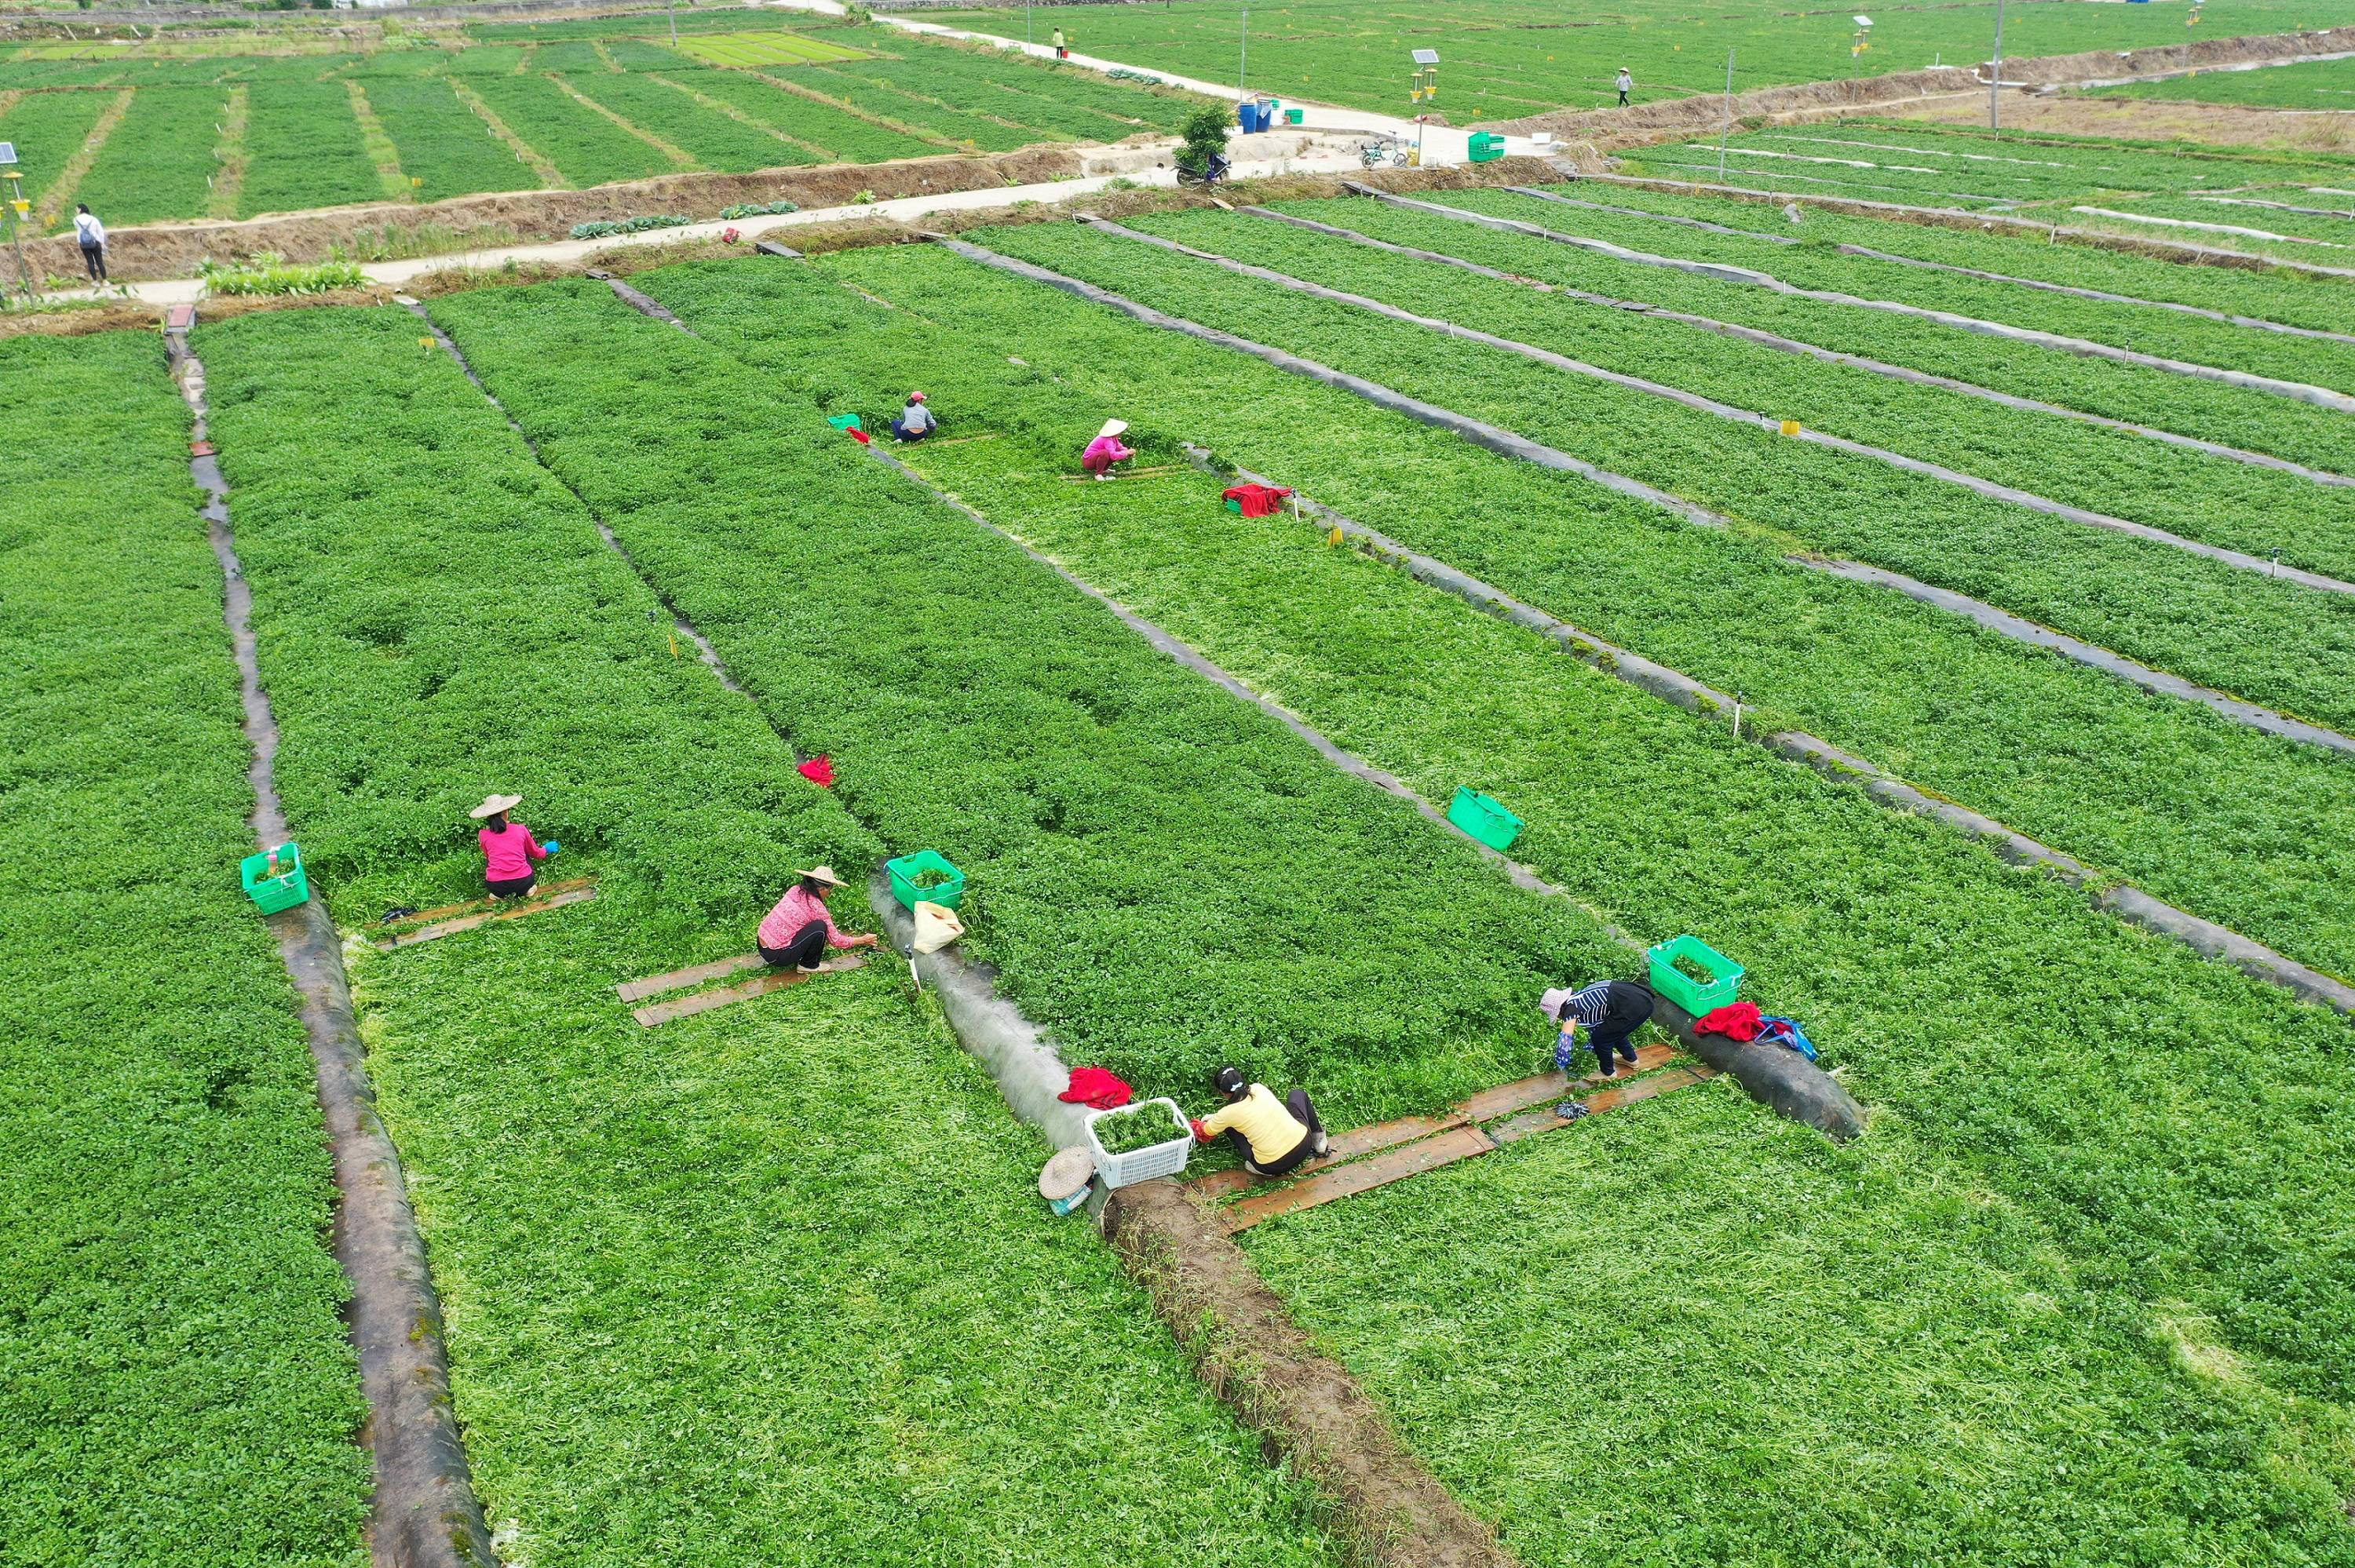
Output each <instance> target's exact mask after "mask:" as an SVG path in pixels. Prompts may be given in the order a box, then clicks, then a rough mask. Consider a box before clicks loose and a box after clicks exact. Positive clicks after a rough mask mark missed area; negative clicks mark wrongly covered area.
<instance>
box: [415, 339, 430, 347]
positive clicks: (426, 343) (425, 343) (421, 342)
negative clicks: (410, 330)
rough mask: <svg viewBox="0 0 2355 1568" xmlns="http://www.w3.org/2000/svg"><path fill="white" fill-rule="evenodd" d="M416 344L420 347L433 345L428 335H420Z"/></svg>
mask: <svg viewBox="0 0 2355 1568" xmlns="http://www.w3.org/2000/svg"><path fill="white" fill-rule="evenodd" d="M417 346H418V347H420V348H432V346H433V340H432V338H430V337H421V338H419V339H418V340H417Z"/></svg>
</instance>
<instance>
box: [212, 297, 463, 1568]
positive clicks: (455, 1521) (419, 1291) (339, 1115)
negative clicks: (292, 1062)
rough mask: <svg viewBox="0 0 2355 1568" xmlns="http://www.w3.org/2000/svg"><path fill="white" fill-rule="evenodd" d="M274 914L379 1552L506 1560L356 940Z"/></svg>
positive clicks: (217, 522) (241, 614)
mask: <svg viewBox="0 0 2355 1568" xmlns="http://www.w3.org/2000/svg"><path fill="white" fill-rule="evenodd" d="M194 324H195V314H194V313H193V312H190V313H188V314H187V315H186V317H185V318H176V320H175V321H174V323H173V324H172V326H171V327H170V328H169V329H168V330H167V331H166V333H165V344H166V347H167V350H168V352H169V354H170V355H171V365H172V369H173V372H174V375H175V376H176V379H177V380H178V382H179V384H180V389H181V393H182V395H183V396H184V397H186V399H187V403H188V407H189V408H190V410H191V412H192V413H193V414H194V416H195V425H194V435H195V441H194V445H195V447H196V448H197V455H196V456H194V457H192V458H191V459H190V460H189V463H188V470H189V472H190V474H191V476H192V477H194V479H195V480H196V482H197V485H198V486H199V487H201V488H202V489H203V490H204V492H205V493H206V496H207V500H206V503H205V505H204V508H203V513H202V515H203V517H204V519H205V527H206V532H207V534H208V535H209V537H210V538H211V541H212V546H213V554H214V556H216V557H217V558H218V560H219V562H220V566H221V572H222V575H223V577H225V579H226V582H227V591H226V594H225V597H224V603H223V610H224V615H225V618H226V620H227V621H228V625H229V641H230V643H231V645H232V647H233V649H234V651H235V653H236V657H237V667H238V673H239V676H240V683H241V685H242V688H243V698H244V706H245V735H246V740H247V743H248V744H249V745H250V747H252V749H253V763H252V767H251V768H250V772H249V778H250V781H251V783H252V786H253V794H254V809H253V817H252V823H253V830H254V835H255V839H256V842H257V843H258V844H259V845H260V846H261V847H263V848H268V847H270V846H272V845H274V844H278V843H281V842H284V841H285V839H286V837H287V826H286V818H285V813H284V810H283V809H282V807H281V805H280V803H279V800H278V794H277V789H276V787H275V783H274V779H273V774H272V764H273V760H274V758H276V756H277V752H278V726H277V721H276V720H275V718H274V717H273V716H272V713H271V708H270V698H269V695H268V694H267V693H266V692H264V690H263V689H262V685H261V666H260V663H259V662H258V660H257V658H256V656H255V648H254V637H253V631H252V628H251V624H250V620H251V613H252V608H253V594H252V589H251V588H250V586H249V585H248V584H247V582H246V580H245V571H244V568H243V567H242V566H241V565H240V563H239V561H238V558H237V550H236V543H235V537H234V535H233V534H232V532H231V529H230V524H229V484H228V482H227V481H225V480H224V479H223V478H222V477H221V472H220V465H219V462H218V460H217V459H216V458H215V457H213V456H212V455H211V446H210V442H209V441H208V439H207V433H206V404H205V376H204V366H202V365H201V364H200V363H198V361H197V358H196V357H195V355H192V354H190V353H189V351H188V341H187V338H188V329H189V328H190V327H191V326H193V325H194ZM266 921H267V924H268V925H269V927H270V929H271V933H272V935H273V936H275V937H276V938H278V950H279V956H280V957H281V959H283V960H284V962H285V965H286V972H287V973H288V975H290V976H291V977H293V981H294V985H295V989H296V991H298V992H299V993H300V995H301V998H302V1017H303V1028H304V1033H305V1034H306V1035H308V1036H309V1038H310V1042H311V1058H312V1063H313V1066H314V1070H315V1073H316V1075H317V1078H318V1093H319V1107H320V1110H321V1113H322V1115H323V1117H324V1119H325V1128H326V1133H327V1140H328V1144H329V1146H330V1148H331V1149H332V1150H333V1153H334V1160H335V1171H336V1193H337V1198H338V1202H337V1203H336V1218H335V1227H334V1232H333V1235H332V1237H331V1244H332V1245H333V1247H334V1250H335V1255H336V1262H337V1263H339V1264H341V1265H342V1266H343V1270H344V1273H345V1276H346V1277H347V1278H348V1279H349V1280H350V1281H351V1286H352V1299H351V1304H350V1306H349V1307H348V1308H346V1314H345V1315H346V1321H347V1322H348V1324H349V1327H350V1331H351V1336H352V1343H353V1345H354V1346H355V1348H356V1349H357V1351H358V1352H359V1360H360V1385H361V1389H362V1392H363V1393H365V1395H366V1397H367V1399H368V1429H367V1432H366V1433H365V1435H364V1437H365V1441H366V1442H367V1444H368V1448H369V1450H370V1453H371V1455H372V1457H373V1460H374V1468H375V1492H374V1496H373V1498H372V1499H371V1502H370V1509H369V1530H368V1533H369V1556H370V1558H371V1560H372V1562H373V1563H375V1564H376V1565H377V1568H491V1565H493V1564H495V1563H496V1561H497V1560H496V1557H495V1556H494V1555H493V1553H492V1550H491V1539H490V1531H488V1530H487V1529H486V1528H485V1525H484V1522H483V1512H482V1505H481V1504H480V1502H479V1501H477V1499H475V1496H474V1476H473V1473H472V1471H471V1470H469V1468H468V1467H467V1464H466V1453H465V1446H464V1442H463V1440H462V1438H461V1436H460V1434H459V1431H458V1423H457V1417H456V1414H455V1413H454V1411H453V1407H452V1405H451V1401H450V1366H449V1358H448V1355H447V1353H446V1351H444V1348H443V1345H442V1308H441V1303H440V1300H439V1299H438V1298H437V1297H436V1296H435V1294H434V1290H433V1280H432V1271H431V1269H430V1268H429V1266H428V1262H427V1258H426V1255H425V1243H424V1239H423V1237H422V1236H421V1235H420V1234H419V1233H418V1229H417V1216H416V1213H415V1212H414V1211H413V1210H412V1209H411V1208H410V1203H409V1192H408V1187H407V1185H406V1183H405V1182H404V1181H403V1180H402V1177H401V1171H400V1150H398V1149H396V1148H395V1147H394V1145H393V1141H392V1138H391V1135H390V1134H389V1133H388V1132H387V1131H386V1130H385V1126H384V1122H383V1119H382V1118H380V1117H379V1116H378V1114H377V1107H376V1091H375V1089H374V1087H373V1086H371V1085H370V1084H369V1082H368V1065H367V1060H366V1053H365V1051H364V1049H363V1047H362V1045H361V1044H360V1036H359V1028H358V1024H357V1021H356V1019H355V1018H354V1016H353V1012H352V997H351V985H350V981H349V980H348V979H347V978H346V975H345V973H344V959H343V940H342V938H341V937H340V935H339V934H338V933H337V932H336V927H335V922H334V921H333V920H332V919H331V918H330V917H329V916H328V914H327V910H326V907H325V903H324V901H323V900H322V899H320V898H318V897H316V896H314V897H312V898H310V899H307V900H305V901H304V903H302V904H299V905H297V906H294V907H293V908H292V909H288V910H284V911H282V912H281V913H279V914H276V915H272V916H267V917H266Z"/></svg>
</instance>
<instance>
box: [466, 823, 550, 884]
mask: <svg viewBox="0 0 2355 1568" xmlns="http://www.w3.org/2000/svg"><path fill="white" fill-rule="evenodd" d="M474 837H475V838H477V839H479V840H480V841H481V842H482V845H483V875H484V877H485V880H487V881H491V882H514V881H516V880H517V879H518V878H521V877H526V876H529V875H530V874H531V867H532V863H533V862H535V861H542V860H546V859H547V858H548V852H547V851H545V850H543V849H541V848H540V847H539V841H538V839H535V838H533V837H532V836H531V830H530V829H529V828H527V827H525V826H524V825H523V824H522V823H521V822H509V823H508V824H507V825H506V831H505V832H492V831H491V830H490V829H488V828H484V829H482V830H481V831H480V832H476V833H475V835H474Z"/></svg>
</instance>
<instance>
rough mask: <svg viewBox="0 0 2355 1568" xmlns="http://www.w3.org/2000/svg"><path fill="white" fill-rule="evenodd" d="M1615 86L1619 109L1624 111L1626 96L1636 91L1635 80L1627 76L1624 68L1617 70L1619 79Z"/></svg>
mask: <svg viewBox="0 0 2355 1568" xmlns="http://www.w3.org/2000/svg"><path fill="white" fill-rule="evenodd" d="M1615 85H1616V86H1617V87H1618V89H1619V107H1620V108H1622V109H1625V108H1626V107H1627V95H1628V94H1629V93H1631V92H1633V91H1635V90H1636V79H1635V78H1634V77H1632V76H1630V75H1628V74H1627V68H1626V67H1625V66H1621V67H1620V68H1619V79H1618V81H1617V83H1616V84H1615Z"/></svg>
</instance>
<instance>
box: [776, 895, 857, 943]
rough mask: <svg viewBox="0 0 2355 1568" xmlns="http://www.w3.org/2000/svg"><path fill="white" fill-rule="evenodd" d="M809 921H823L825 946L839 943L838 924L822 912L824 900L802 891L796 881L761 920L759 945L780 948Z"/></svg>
mask: <svg viewBox="0 0 2355 1568" xmlns="http://www.w3.org/2000/svg"><path fill="white" fill-rule="evenodd" d="M813 920H823V921H825V922H826V946H828V947H830V948H838V947H840V946H842V944H843V940H844V938H843V933H842V927H839V926H837V925H836V924H835V923H834V916H831V915H829V914H827V913H826V900H824V899H823V898H820V897H819V896H818V895H816V894H815V893H805V892H804V891H803V890H802V885H801V884H800V883H798V882H797V883H795V884H794V885H793V886H792V887H790V888H788V889H787V890H786V892H785V895H784V896H783V898H780V899H778V900H777V906H776V907H775V908H774V909H772V910H770V911H769V916H768V918H767V919H765V920H763V921H762V922H761V936H760V943H761V946H762V947H764V948H782V947H783V946H784V945H785V944H786V943H788V942H790V941H792V940H793V939H794V933H795V932H797V931H799V930H800V929H801V928H802V927H805V926H806V925H808V924H809V923H810V922H811V921H813Z"/></svg>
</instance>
